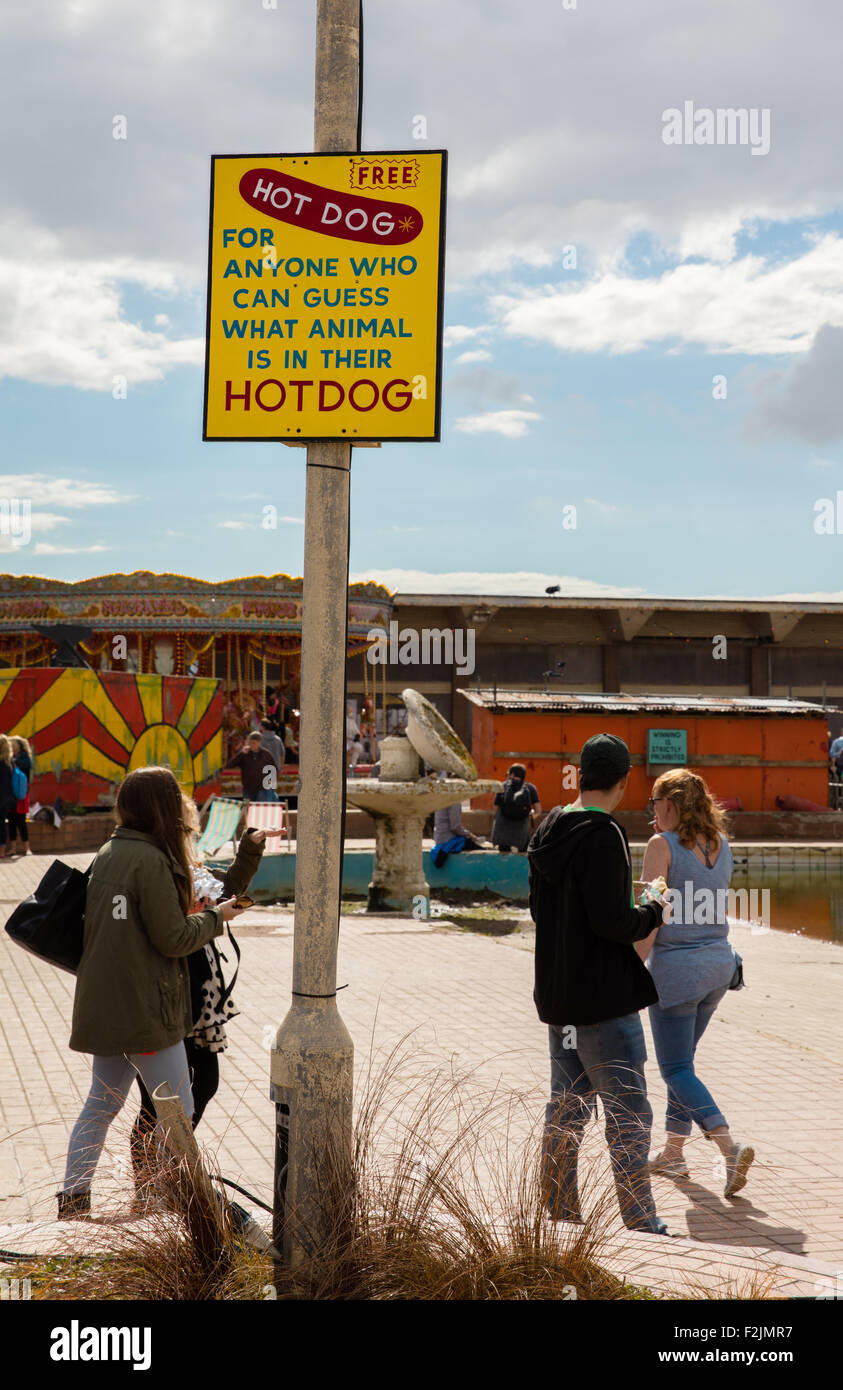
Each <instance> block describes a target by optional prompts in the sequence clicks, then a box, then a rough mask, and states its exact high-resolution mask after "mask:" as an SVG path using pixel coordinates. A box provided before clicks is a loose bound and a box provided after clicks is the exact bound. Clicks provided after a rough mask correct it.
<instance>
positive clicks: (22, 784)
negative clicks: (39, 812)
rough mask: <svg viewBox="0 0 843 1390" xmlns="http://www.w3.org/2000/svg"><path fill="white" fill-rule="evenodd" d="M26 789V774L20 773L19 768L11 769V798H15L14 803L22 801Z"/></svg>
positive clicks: (27, 786)
mask: <svg viewBox="0 0 843 1390" xmlns="http://www.w3.org/2000/svg"><path fill="white" fill-rule="evenodd" d="M28 789H29V783H28V782H27V780H26V773H25V772H21V769H20V768H19V767H13V768H12V796H13V797H14V798H15V801H23V800H24V798H25V796H26V793H27V791H28Z"/></svg>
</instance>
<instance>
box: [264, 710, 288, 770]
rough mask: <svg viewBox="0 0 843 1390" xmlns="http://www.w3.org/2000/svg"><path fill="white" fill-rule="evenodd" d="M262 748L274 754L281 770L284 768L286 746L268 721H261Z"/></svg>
mask: <svg viewBox="0 0 843 1390" xmlns="http://www.w3.org/2000/svg"><path fill="white" fill-rule="evenodd" d="M261 748H264V749H265V750H266V752H267V753H271V754H272V756H273V758H274V759H275V761H276V763H277V764H278V767H279V769H280V768H282V767H283V766H284V745H283V743H282V742H281V740H280V738H279V737H278V735H277V734H276V733H275V731H274V730H273V727H272V724H271V723H270V721H269V720H268V719H262V720H261Z"/></svg>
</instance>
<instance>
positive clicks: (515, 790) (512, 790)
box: [501, 777, 533, 820]
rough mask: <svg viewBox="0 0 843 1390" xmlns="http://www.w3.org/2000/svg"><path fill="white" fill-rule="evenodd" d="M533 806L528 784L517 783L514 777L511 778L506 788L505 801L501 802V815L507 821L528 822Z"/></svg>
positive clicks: (504, 791)
mask: <svg viewBox="0 0 843 1390" xmlns="http://www.w3.org/2000/svg"><path fill="white" fill-rule="evenodd" d="M532 804H533V803H532V802H531V800H530V793H529V792H528V790H527V787H526V784H525V783H524V782H519V781H517V780H516V779H515V778H514V777H513V778H510V780H509V781H508V782H507V783H506V785H505V786H504V789H503V801H502V802H501V814H502V815H503V816H504V817H505V819H506V820H526V819H527V817H528V816H529V814H530V810H531V807H532Z"/></svg>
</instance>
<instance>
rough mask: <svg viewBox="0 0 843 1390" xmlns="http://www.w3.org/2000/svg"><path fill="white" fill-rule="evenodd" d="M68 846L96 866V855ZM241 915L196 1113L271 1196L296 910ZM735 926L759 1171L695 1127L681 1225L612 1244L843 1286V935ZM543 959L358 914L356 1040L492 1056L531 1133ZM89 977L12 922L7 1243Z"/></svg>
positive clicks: (677, 1280)
mask: <svg viewBox="0 0 843 1390" xmlns="http://www.w3.org/2000/svg"><path fill="white" fill-rule="evenodd" d="M67 858H68V860H69V862H75V863H76V864H78V865H79V866H80V867H84V866H85V864H86V863H87V862H88V860H89V858H90V856H89V855H76V856H73V855H70V856H67ZM46 863H47V860H46V859H45V858H41V857H33V858H30V859H28V860H16V861H13V862H11V863H4V864H0V913H2V915H3V917H4V919H5V917H6V916H7V915H8V913H9V912H10V911H11V910H12V908H13V907H14V906H15V905H16V904H17V902H18V901H20V899H21V898H22V897H24V896H25V895H26V894H27V893H28V892H30V891H31V890H32V887H33V885H34V884H35V883H36V882H37V880H38V878H39V877H40V875H41V873H42V872H43V870H44V868H45V867H46ZM240 921H241V928H240V931H239V932H238V935H240V936H242V937H243V938H244V939H243V961H242V965H241V973H240V980H239V983H238V985H237V989H236V999H237V1003H238V1005H239V1007H240V1009H241V1010H242V1012H241V1014H240V1016H239V1017H238V1018H237V1019H235V1020H234V1021H233V1022H232V1024H231V1025H230V1027H229V1037H230V1042H231V1046H230V1048H229V1051H228V1052H227V1053H226V1054H225V1057H224V1058H223V1059H222V1067H221V1070H222V1084H221V1087H220V1091H219V1093H218V1096H217V1098H216V1100H215V1101H214V1102H212V1104H211V1106H210V1107H209V1111H208V1114H207V1116H206V1119H205V1120H204V1121H203V1125H202V1128H201V1129H200V1131H199V1133H200V1137H201V1138H202V1139H203V1140H204V1143H205V1144H206V1146H208V1147H210V1148H211V1149H213V1150H215V1151H216V1153H217V1156H218V1160H219V1163H220V1167H221V1170H222V1171H223V1172H224V1173H225V1174H226V1176H228V1177H230V1178H232V1179H234V1180H235V1181H240V1182H242V1183H244V1184H245V1186H247V1187H249V1188H250V1189H251V1190H252V1191H255V1192H257V1193H258V1194H259V1195H263V1196H265V1197H266V1199H267V1200H268V1199H269V1194H270V1191H271V1182H272V1142H273V1133H272V1130H273V1108H272V1105H271V1103H270V1101H269V1098H268V1062H269V1047H270V1046H271V1043H272V1040H273V1038H274V1034H275V1029H276V1027H277V1024H278V1022H279V1021H280V1019H281V1017H282V1016H283V1015H284V1013H285V1012H286V1010H287V1006H288V1003H289V998H290V978H291V964H292V944H293V943H292V926H293V919H292V914H291V913H290V912H289V911H285V910H281V909H275V908H258V909H254V910H252V911H251V912H249V913H247V914H245V915H244V917H243V918H241V919H240ZM735 939H736V942H737V945H738V948H739V950H740V952H741V954H742V955H743V957H744V962H745V969H746V975H747V980H748V982H749V986H750V987H749V988H748V989H746V990H744V991H742V992H740V993H738V994H730V995H727V997H726V999H725V1000H724V1002H723V1004H722V1005H721V1007H720V1009H719V1010H718V1012H717V1014H716V1015H715V1018H714V1020H713V1022H712V1024H711V1025H710V1027H709V1030H708V1033H707V1034H706V1037H705V1039H704V1041H703V1043H702V1045H701V1049H700V1053H699V1069H700V1072H701V1074H702V1076H703V1077H704V1079H705V1080H706V1082H707V1084H709V1086H710V1088H711V1090H712V1091H713V1093H714V1095H715V1096H716V1098H717V1099H718V1101H719V1103H720V1104H721V1106H722V1108H723V1109H724V1111H725V1113H726V1115H727V1116H728V1117H729V1118H730V1121H731V1124H732V1128H733V1131H734V1132H735V1134H736V1135H737V1136H739V1137H741V1138H745V1139H747V1140H751V1141H752V1142H753V1143H754V1145H755V1146H756V1150H757V1155H758V1157H757V1160H756V1163H755V1165H754V1167H753V1169H752V1170H751V1179H750V1183H749V1185H748V1187H747V1188H746V1189H745V1191H744V1192H743V1193H742V1194H741V1195H740V1196H739V1197H738V1198H736V1199H734V1200H733V1201H731V1202H726V1201H724V1200H723V1199H722V1198H721V1197H720V1195H719V1194H720V1192H721V1191H722V1178H720V1177H719V1176H718V1175H717V1174H716V1173H715V1171H714V1156H713V1154H712V1146H711V1145H709V1144H706V1143H705V1141H703V1140H702V1139H700V1138H695V1139H694V1140H693V1142H692V1143H691V1145H690V1146H689V1147H688V1149H687V1150H686V1152H687V1154H688V1157H689V1162H690V1167H691V1173H692V1178H691V1181H690V1182H689V1183H684V1184H681V1185H677V1184H675V1183H673V1182H671V1181H669V1180H667V1179H663V1178H657V1179H655V1180H654V1189H655V1193H656V1199H657V1203H658V1207H659V1210H660V1212H661V1214H662V1215H663V1216H665V1217H666V1219H667V1221H668V1223H669V1226H670V1228H671V1230H672V1231H676V1232H677V1233H678V1234H679V1235H680V1236H681V1237H682V1239H678V1240H675V1241H664V1240H659V1239H657V1238H652V1237H645V1236H629V1235H628V1234H626V1233H624V1232H623V1229H622V1228H620V1229H619V1230H618V1231H616V1232H615V1233H614V1235H613V1237H612V1252H611V1261H610V1262H611V1264H612V1266H613V1267H614V1268H616V1269H618V1270H624V1271H625V1272H627V1273H629V1274H630V1275H631V1276H632V1277H635V1278H636V1279H637V1280H639V1281H642V1282H643V1281H645V1280H647V1281H649V1282H652V1283H657V1284H658V1285H660V1286H661V1287H672V1288H678V1289H681V1288H683V1287H687V1283H688V1280H690V1279H693V1280H694V1281H695V1282H698V1283H701V1284H704V1285H706V1286H707V1287H710V1288H715V1287H716V1288H718V1289H719V1290H720V1291H721V1292H724V1291H725V1289H726V1288H727V1286H728V1285H729V1283H730V1281H731V1283H732V1286H733V1287H734V1286H735V1284H740V1283H741V1281H745V1279H746V1278H747V1277H748V1276H749V1275H751V1274H753V1273H758V1272H763V1270H765V1269H768V1270H769V1269H771V1268H772V1269H778V1271H779V1276H778V1278H779V1285H780V1287H781V1289H782V1291H783V1292H798V1293H801V1294H803V1295H805V1294H807V1295H813V1294H816V1293H818V1292H826V1293H833V1292H834V1286H833V1280H834V1278H835V1274H836V1271H838V1270H840V1271H843V1200H841V1199H842V1198H843V1112H841V1107H840V1103H839V1097H840V1083H841V1076H842V1075H843V1062H841V1058H843V1015H841V1010H840V1005H839V1000H840V985H841V970H843V950H841V948H840V947H839V946H835V945H832V944H829V943H825V942H822V941H816V940H810V939H807V938H803V937H797V936H789V935H786V934H784V933H780V932H769V933H766V934H763V935H753V934H752V933H751V932H750V931H749V929H748V928H741V927H739V928H737V929H736V938H735ZM532 970H533V962H532V953H531V951H530V949H529V942H528V941H527V940H526V939H519V938H518V937H507V938H499V939H493V938H489V937H484V936H478V935H476V934H474V933H467V932H464V931H456V930H453V929H452V928H447V927H444V926H442V925H440V924H437V923H436V922H435V921H434V922H431V923H424V922H416V921H414V920H412V919H411V918H396V917H383V918H381V917H371V918H370V917H365V916H363V917H361V916H352V917H346V918H343V923H342V932H341V937H340V964H339V982H340V983H341V984H345V983H346V982H347V983H348V985H349V988H347V989H344V990H343V991H342V992H341V994H340V995H339V1002H340V1008H341V1012H342V1016H343V1018H344V1020H345V1022H346V1024H347V1026H348V1028H349V1030H350V1032H351V1034H352V1036H353V1038H354V1040H355V1046H356V1053H357V1065H358V1071H360V1072H361V1073H362V1072H363V1071H365V1068H366V1066H367V1063H368V1059H369V1054H370V1051H372V1050H374V1052H375V1054H376V1056H377V1057H381V1058H382V1057H383V1056H384V1055H386V1053H388V1052H389V1051H390V1049H392V1048H393V1047H394V1046H395V1045H396V1044H397V1043H398V1042H399V1041H400V1040H401V1039H407V1038H408V1035H409V1039H408V1041H407V1043H406V1044H405V1046H404V1049H403V1055H404V1060H403V1061H402V1062H400V1063H399V1064H398V1070H397V1078H396V1080H397V1084H398V1085H399V1086H400V1085H404V1084H406V1087H407V1089H408V1090H410V1089H411V1088H412V1086H413V1084H414V1082H417V1080H418V1078H419V1077H420V1076H422V1075H424V1074H425V1073H426V1072H427V1073H429V1071H430V1070H431V1069H432V1068H433V1067H435V1066H440V1067H442V1066H445V1067H447V1066H450V1065H452V1064H453V1063H456V1065H457V1066H458V1067H470V1068H476V1073H475V1079H474V1085H475V1087H476V1086H478V1085H479V1086H482V1087H486V1088H488V1090H489V1091H490V1092H491V1091H492V1090H493V1089H494V1088H495V1087H497V1088H498V1094H499V1095H500V1094H503V1093H504V1092H506V1091H512V1092H513V1093H516V1094H517V1095H518V1096H519V1097H522V1098H523V1099H522V1100H521V1101H520V1102H519V1103H518V1104H516V1106H515V1108H514V1110H513V1115H514V1117H515V1118H514V1120H513V1128H512V1134H511V1138H512V1139H513V1140H514V1141H515V1144H516V1147H517V1145H518V1143H519V1142H520V1141H521V1140H522V1139H524V1138H526V1136H527V1134H528V1131H529V1124H530V1122H531V1120H532V1119H533V1117H535V1116H538V1115H540V1114H541V1111H542V1108H543V1104H544V1098H545V1096H544V1093H545V1088H546V1084H547V1071H548V1065H547V1061H546V1034H545V1030H544V1028H543V1027H542V1026H541V1024H539V1022H538V1020H537V1019H536V1015H535V1010H534V1007H533V1003H532ZM72 997H73V978H72V977H71V976H70V975H67V974H64V973H62V972H61V971H58V970H54V969H52V968H51V967H49V966H47V965H44V964H42V963H40V962H39V961H37V960H35V959H34V958H33V957H31V956H28V955H26V954H25V953H24V952H22V951H21V950H19V949H18V948H17V947H15V946H14V945H13V944H12V943H11V942H10V941H9V939H8V938H7V937H6V936H5V933H2V934H0V1247H3V1248H7V1249H8V1248H18V1247H19V1246H21V1247H22V1248H24V1249H28V1248H30V1246H29V1245H26V1244H23V1241H24V1239H25V1236H26V1234H27V1229H26V1228H24V1229H23V1230H21V1229H20V1226H19V1223H21V1222H36V1223H38V1224H39V1227H42V1223H45V1222H50V1221H51V1218H52V1217H53V1215H54V1212H55V1202H54V1197H53V1193H54V1192H55V1190H56V1188H57V1186H58V1185H59V1182H60V1179H61V1176H62V1168H63V1160H64V1153H65V1148H66V1144H67V1139H68V1135H69V1132H70V1128H71V1126H72V1124H73V1122H74V1121H75V1119H76V1117H77V1114H78V1111H79V1108H80V1106H81V1104H82V1100H83V1098H84V1095H85V1093H86V1091H87V1085H88V1080H89V1063H88V1059H87V1058H85V1057H83V1056H80V1055H79V1054H77V1053H73V1052H71V1051H70V1050H69V1049H68V1047H67V1037H68V1034H69V1019H70V1011H71V1005H72ZM645 1028H647V1024H646V1022H645ZM648 1046H650V1045H649V1033H648ZM650 1055H651V1061H650V1063H649V1066H648V1082H649V1084H650V1092H651V1097H652V1100H653V1107H654V1111H655V1114H656V1125H655V1128H654V1144H655V1143H658V1142H659V1140H660V1139H661V1132H662V1131H661V1118H662V1115H663V1107H664V1088H663V1086H662V1083H661V1080H660V1078H659V1076H658V1071H657V1068H656V1066H655V1063H654V1061H653V1060H652V1057H653V1052H652V1047H651V1046H650ZM130 1114H131V1112H130V1111H129V1108H128V1107H127V1109H126V1111H125V1112H124V1116H122V1117H121V1118H120V1120H118V1121H116V1122H115V1125H114V1126H113V1130H112V1137H111V1138H110V1140H109V1145H108V1148H107V1151H106V1155H105V1156H104V1158H103V1162H102V1165H101V1169H100V1172H99V1174H98V1179H97V1184H96V1186H95V1191H94V1202H95V1204H100V1203H103V1204H105V1205H106V1206H108V1205H109V1204H112V1203H115V1202H117V1201H120V1200H124V1199H125V1195H126V1191H127V1184H128V1180H129V1169H128V1163H127V1145H126V1135H127V1132H128V1127H129V1123H130ZM585 1153H586V1155H587V1156H588V1158H589V1159H590V1160H591V1161H593V1163H594V1164H595V1165H596V1169H597V1171H598V1173H599V1174H600V1177H599V1181H600V1182H602V1181H603V1180H604V1178H605V1171H606V1160H605V1151H604V1147H603V1144H602V1139H601V1136H600V1133H599V1131H598V1129H597V1127H596V1126H594V1127H592V1129H591V1130H590V1131H589V1134H588V1136H587V1139H586V1146H585ZM12 1226H14V1227H15V1230H14V1231H13V1232H12V1231H10V1229H9V1228H10V1227H12ZM60 1229H62V1230H64V1231H67V1229H68V1228H67V1227H63V1228H60ZM43 1231H44V1233H45V1234H46V1231H47V1228H46V1227H43ZM31 1232H32V1228H29V1233H31ZM12 1236H13V1237H14V1240H15V1241H16V1242H17V1245H13V1243H12V1240H11V1237H12ZM841 1292H843V1274H841V1288H840V1289H839V1290H838V1293H841Z"/></svg>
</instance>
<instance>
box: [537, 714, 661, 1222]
mask: <svg viewBox="0 0 843 1390" xmlns="http://www.w3.org/2000/svg"><path fill="white" fill-rule="evenodd" d="M629 766H630V759H629V749H628V748H627V746H626V744H625V743H624V742H623V740H622V739H619V738H616V737H615V735H614V734H596V735H595V737H594V738H590V739H589V740H588V742H587V743H586V744H585V745H584V747H583V749H582V753H581V755H580V773H581V776H580V795H579V796H578V797H577V799H576V801H574V802H573V803H572V804H571V805H569V806H555V807H554V808H553V810H552V811H551V812H550V814H549V815H548V816H547V817H546V818H545V820H544V821H543V822H542V824H541V825H540V826H539V828H538V830H537V831H536V833H535V835H534V836H533V838H532V840H531V841H530V846H529V849H528V851H527V853H528V858H529V866H530V913H531V916H532V918H533V921H534V922H535V924H536V987H535V991H534V994H533V998H534V999H535V1002H536V1008H537V1009H538V1013H539V1018H540V1019H541V1020H542V1022H543V1023H546V1024H548V1029H549V1034H550V1077H551V1098H550V1103H549V1105H548V1107H547V1111H546V1115H545V1132H544V1174H545V1181H546V1186H547V1193H546V1200H547V1206H548V1210H549V1212H550V1215H551V1217H552V1218H553V1219H554V1220H562V1221H580V1220H581V1219H582V1217H581V1213H580V1208H579V1192H578V1188H577V1157H578V1154H579V1147H580V1141H581V1139H582V1134H583V1130H584V1129H585V1125H586V1123H587V1121H588V1120H590V1119H591V1118H592V1117H593V1115H594V1113H595V1109H596V1097H597V1096H598V1095H599V1096H600V1098H601V1100H602V1102H603V1109H604V1113H605V1120H606V1140H607V1142H608V1145H609V1154H610V1157H611V1161H612V1172H613V1175H614V1179H615V1188H616V1190H617V1194H618V1203H619V1205H620V1210H621V1216H622V1217H623V1220H624V1224H625V1225H626V1226H628V1227H629V1228H630V1230H638V1231H651V1232H655V1233H658V1234H665V1233H666V1230H667V1228H666V1226H665V1223H664V1221H662V1220H661V1218H660V1217H658V1216H657V1215H656V1209H655V1205H654V1203H653V1194H652V1189H651V1187H650V1177H649V1171H648V1168H647V1157H648V1153H649V1148H650V1129H651V1126H652V1120H653V1112H652V1110H651V1108H650V1104H649V1101H648V1100H647V1087H646V1082H645V1080H644V1062H645V1061H646V1058H647V1051H646V1046H645V1042H644V1031H643V1029H642V1027H641V1020H640V1018H639V1016H638V1014H639V1010H640V1009H643V1008H646V1007H647V1006H648V1005H649V1004H654V1003H655V1002H656V1001H657V999H658V995H657V993H656V989H655V986H654V985H653V981H652V978H651V976H650V974H649V972H648V971H647V970H646V968H645V966H644V964H643V962H642V961H641V959H640V957H639V956H638V955H637V953H636V951H635V948H634V946H633V942H635V941H643V939H644V938H645V937H647V936H649V935H650V933H651V932H652V930H653V928H654V927H658V926H660V925H661V921H662V909H661V906H660V905H659V904H658V903H655V902H650V903H646V904H645V905H644V906H642V907H635V906H634V905H633V904H634V898H633V893H632V864H631V860H630V854H629V841H628V840H627V838H626V833H625V831H624V829H623V827H622V826H621V825H620V823H619V822H618V821H616V820H615V818H614V816H613V815H612V814H611V813H612V811H613V810H614V809H615V807H616V806H618V805H619V804H620V802H621V800H622V799H623V795H624V792H625V791H626V786H627V782H628V781H629Z"/></svg>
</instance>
